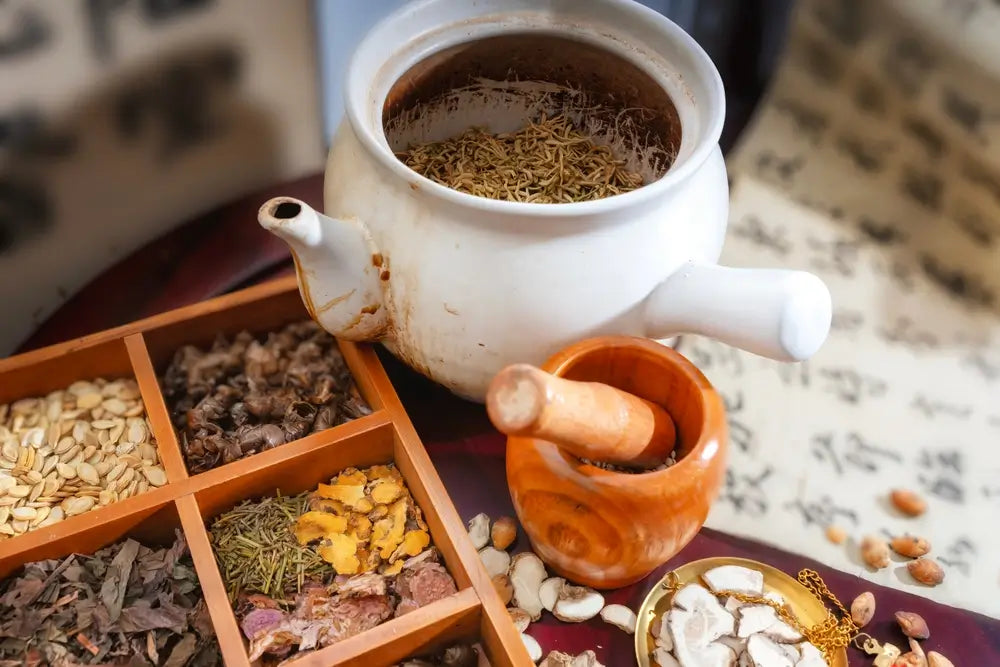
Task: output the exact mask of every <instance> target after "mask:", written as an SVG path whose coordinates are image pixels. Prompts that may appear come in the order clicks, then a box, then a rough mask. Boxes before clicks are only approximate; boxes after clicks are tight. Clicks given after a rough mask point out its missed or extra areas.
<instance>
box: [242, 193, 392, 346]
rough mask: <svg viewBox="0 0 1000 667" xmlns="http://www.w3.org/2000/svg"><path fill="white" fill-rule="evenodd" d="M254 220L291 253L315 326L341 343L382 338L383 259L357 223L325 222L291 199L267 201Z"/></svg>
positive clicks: (385, 278)
mask: <svg viewBox="0 0 1000 667" xmlns="http://www.w3.org/2000/svg"><path fill="white" fill-rule="evenodd" d="M257 220H258V222H259V223H260V226H261V227H263V228H264V229H266V230H268V231H269V232H271V233H272V234H274V235H276V236H278V237H279V238H281V239H282V240H283V241H285V243H287V244H288V247H289V248H290V249H291V252H292V259H293V260H294V261H295V273H296V275H297V276H298V281H299V293H300V294H301V296H302V301H303V303H304V304H305V306H306V309H307V310H308V311H309V315H310V316H311V317H312V318H313V319H314V320H316V322H318V323H319V325H320V326H322V327H323V328H324V329H326V330H327V331H329V332H330V333H331V334H333V335H334V336H336V337H338V338H343V339H345V340H353V341H373V340H380V339H383V338H385V337H386V336H387V334H388V332H389V330H390V326H389V324H390V323H389V316H388V313H387V309H386V307H385V294H386V292H387V290H388V279H389V270H388V258H385V257H383V256H382V254H381V253H380V252H379V251H378V249H377V248H375V246H374V244H373V243H372V241H371V239H370V236H369V235H368V230H367V229H366V228H365V227H364V225H363V224H362V223H360V222H358V221H356V220H350V219H335V218H331V217H329V216H326V215H323V214H322V213H319V212H318V211H316V210H315V209H313V208H312V207H311V206H309V205H308V204H306V203H305V202H303V201H301V200H299V199H294V198H292V197H275V198H274V199H271V200H269V201H267V202H266V203H265V204H264V205H263V206H261V207H260V211H259V212H258V214H257Z"/></svg>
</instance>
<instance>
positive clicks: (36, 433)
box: [21, 426, 47, 447]
mask: <svg viewBox="0 0 1000 667" xmlns="http://www.w3.org/2000/svg"><path fill="white" fill-rule="evenodd" d="M45 431H46V429H44V428H40V427H37V426H36V427H35V428H32V429H28V430H27V431H25V432H24V435H22V436H21V446H22V447H40V446H41V445H42V443H43V442H45V439H46V437H47V436H46V434H45Z"/></svg>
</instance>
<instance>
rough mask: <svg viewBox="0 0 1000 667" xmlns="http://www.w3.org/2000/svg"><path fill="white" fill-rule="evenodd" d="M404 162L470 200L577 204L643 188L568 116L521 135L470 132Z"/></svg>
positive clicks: (413, 152)
mask: <svg viewBox="0 0 1000 667" xmlns="http://www.w3.org/2000/svg"><path fill="white" fill-rule="evenodd" d="M398 157H399V159H400V160H402V161H403V163H405V164H406V166H408V167H409V168H410V169H413V170H414V171H415V172H417V173H418V174H421V175H422V176H426V177H427V178H429V179H431V180H432V181H435V182H437V183H440V184H442V185H445V186H447V187H449V188H452V189H454V190H459V191H461V192H466V193H468V194H472V195H477V196H480V197H487V198H489V199H502V200H507V201H517V202H535V203H541V204H557V203H572V202H581V201H590V200H594V199H602V198H604V197H610V196H612V195H617V194H622V193H624V192H628V191H630V190H635V189H636V188H639V187H641V186H642V176H641V175H639V174H637V173H634V172H631V171H629V170H627V169H626V168H625V164H624V162H623V161H622V160H618V159H617V158H615V156H614V154H613V153H612V152H611V149H610V148H608V147H607V146H598V145H597V144H595V143H594V142H593V141H591V139H590V138H589V137H587V136H586V135H584V134H582V133H580V132H579V131H577V130H576V129H575V128H574V127H573V124H572V122H571V121H570V120H569V118H567V117H566V116H565V115H558V116H554V117H552V118H546V117H545V115H543V116H542V117H541V119H540V120H538V122H533V123H529V124H528V125H527V127H525V128H523V129H521V130H518V131H517V132H509V133H504V134H490V133H489V132H487V131H485V130H483V129H482V128H476V127H474V128H470V129H468V130H466V131H465V132H463V133H462V134H460V135H459V136H457V137H453V138H451V139H447V140H445V141H440V142H435V143H429V144H423V145H419V146H413V147H411V148H410V149H409V150H408V151H406V152H404V153H401V154H400V155H399V156H398Z"/></svg>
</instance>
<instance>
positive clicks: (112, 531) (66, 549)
mask: <svg viewBox="0 0 1000 667" xmlns="http://www.w3.org/2000/svg"><path fill="white" fill-rule="evenodd" d="M165 488H166V487H163V489H165ZM163 489H161V490H163ZM164 497H165V496H164V495H163V494H160V500H159V502H155V503H149V504H148V505H146V506H144V507H142V508H140V509H137V510H135V511H132V512H129V513H127V514H125V513H118V514H117V515H116V516H114V517H113V518H111V519H110V520H106V521H101V522H98V523H94V524H93V525H91V526H89V527H87V528H86V529H84V530H80V531H76V532H74V533H72V534H66V535H61V536H59V537H57V538H54V539H53V540H51V541H49V542H46V543H44V544H42V545H40V546H39V547H36V548H33V549H24V550H22V551H20V552H18V553H17V554H14V555H12V556H10V557H7V558H5V559H3V561H0V578H2V579H6V578H7V577H9V576H11V575H12V574H16V573H17V571H18V570H20V568H21V567H23V566H24V565H26V564H28V563H33V562H36V561H39V560H46V559H62V558H65V557H67V556H69V555H71V554H74V553H76V554H85V555H86V554H93V553H94V552H96V551H98V550H100V549H102V548H104V547H106V546H108V545H111V544H113V543H115V542H118V541H119V540H123V539H126V538H133V539H135V540H137V541H138V542H140V543H141V544H142V545H144V546H147V547H166V546H169V545H170V544H172V543H173V541H174V538H175V535H176V531H181V532H182V534H183V533H184V531H183V528H182V523H181V519H180V511H179V507H178V506H177V504H176V503H175V502H174V501H172V500H164ZM38 532H44V531H38ZM184 537H185V539H186V540H188V543H189V546H190V540H189V538H188V536H187V535H186V534H185V535H184ZM192 559H193V554H192ZM205 603H206V604H208V600H207V599H206V600H205Z"/></svg>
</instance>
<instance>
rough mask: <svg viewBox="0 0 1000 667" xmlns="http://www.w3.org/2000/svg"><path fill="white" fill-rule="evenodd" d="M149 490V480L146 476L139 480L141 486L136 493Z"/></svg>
mask: <svg viewBox="0 0 1000 667" xmlns="http://www.w3.org/2000/svg"><path fill="white" fill-rule="evenodd" d="M147 491H149V481H148V480H146V479H145V478H142V479H140V480H139V486H138V488H137V489H136V493H146V492H147Z"/></svg>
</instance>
